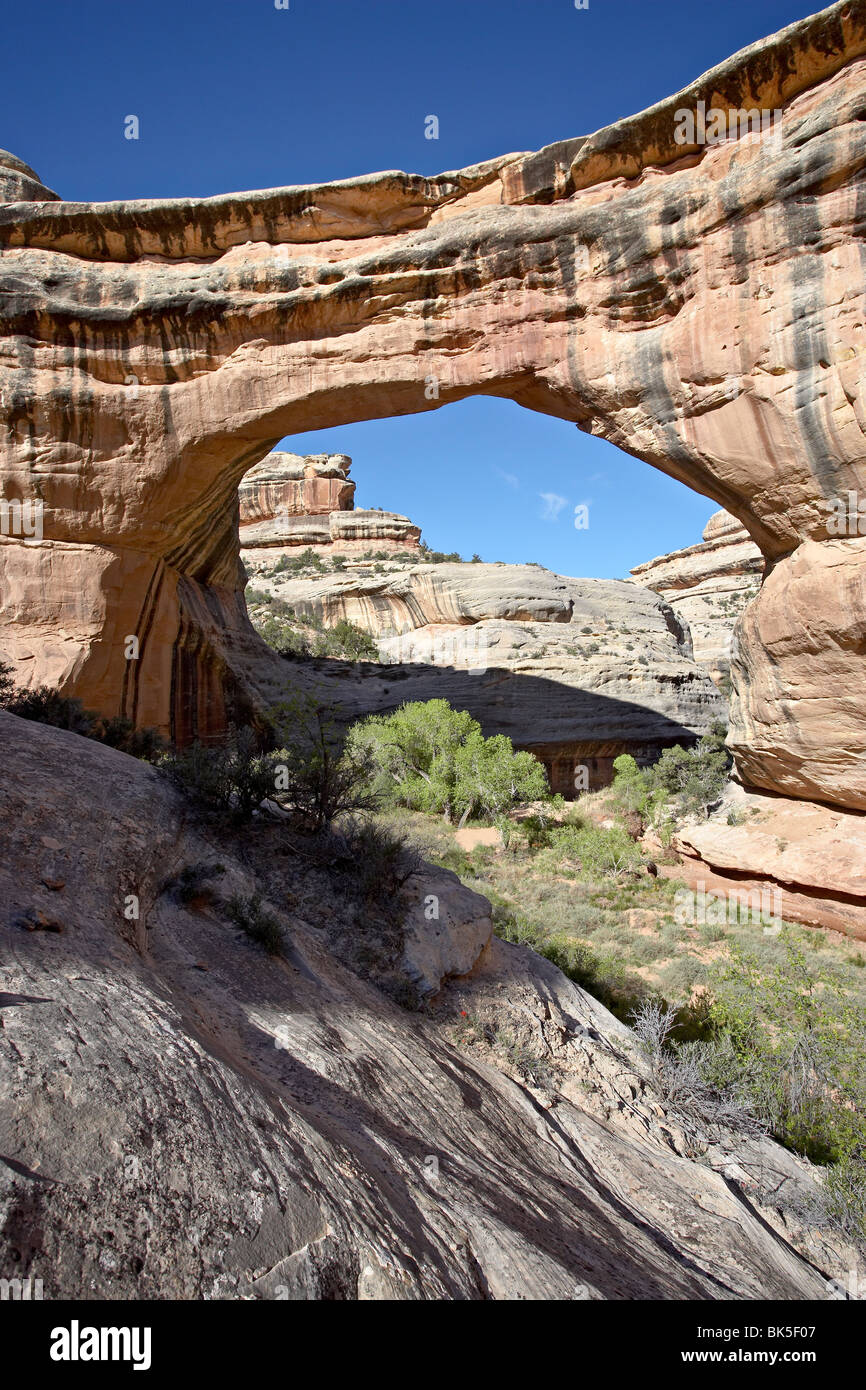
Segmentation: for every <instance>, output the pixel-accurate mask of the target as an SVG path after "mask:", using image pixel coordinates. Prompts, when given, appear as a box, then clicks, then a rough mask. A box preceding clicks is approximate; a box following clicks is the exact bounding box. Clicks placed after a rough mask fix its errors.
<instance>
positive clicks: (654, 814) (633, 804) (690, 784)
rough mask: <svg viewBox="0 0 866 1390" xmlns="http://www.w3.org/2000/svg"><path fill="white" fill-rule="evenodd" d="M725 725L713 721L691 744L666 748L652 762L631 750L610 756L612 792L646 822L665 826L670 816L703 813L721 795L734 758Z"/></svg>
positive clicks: (707, 812)
mask: <svg viewBox="0 0 866 1390" xmlns="http://www.w3.org/2000/svg"><path fill="white" fill-rule="evenodd" d="M725 732H726V731H725V727H724V725H723V724H718V723H717V724H714V725H713V726H712V728H711V730H710V732H709V733H707V734H704V736H703V738H701V739H699V741H698V743H697V744H696V746H695V747H694V748H683V747H682V745H680V744H676V745H675V746H674V747H673V748H666V749H665V750H664V752H663V753H662V755H661V757H660V758H659V760H658V762H657V763H655V765H654V766H653V767H651V768H639V767H638V765H637V763H636V762H635V760H634V758H633V757H632V756H631V754H629V753H623V754H621V755H620V756H619V757H618V758H616V759H615V760H614V764H613V768H614V780H613V791H614V797H615V799H616V800H617V802H618V803H619V805H620V807H621V808H622V809H623V810H625V811H630V812H636V813H637V814H638V815H639V816H640V817H641V819H642V821H643V823H644V825H653V826H656V827H657V828H659V829H663V828H665V826H666V824H668V823H669V822H670V820H671V819H672V818H677V817H679V818H682V817H683V816H688V815H700V816H703V817H706V816H708V815H709V812H710V809H711V807H712V806H714V805H715V804H716V803H717V802H718V801H719V799H720V797H721V795H722V792H723V790H724V786H725V782H726V781H727V777H728V771H729V769H730V767H731V763H732V761H733V760H732V758H731V755H730V753H729V752H728V751H727V749H726V748H725Z"/></svg>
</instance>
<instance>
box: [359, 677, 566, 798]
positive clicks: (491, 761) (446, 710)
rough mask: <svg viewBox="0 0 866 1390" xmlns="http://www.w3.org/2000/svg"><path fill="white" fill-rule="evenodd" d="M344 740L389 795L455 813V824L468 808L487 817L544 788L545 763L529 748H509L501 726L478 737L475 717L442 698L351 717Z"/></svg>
mask: <svg viewBox="0 0 866 1390" xmlns="http://www.w3.org/2000/svg"><path fill="white" fill-rule="evenodd" d="M347 748H348V749H349V750H351V751H353V752H354V754H355V755H356V756H357V757H358V758H359V759H361V760H363V761H366V763H367V765H368V766H369V768H370V775H371V779H372V781H373V782H374V784H375V785H376V787H377V788H378V789H379V790H380V791H381V792H382V793H384V794H385V795H386V796H387V798H388V799H389V800H390V801H391V802H392V803H397V804H400V805H403V806H409V807H411V808H412V809H413V810H418V811H430V812H435V813H438V814H440V815H444V816H445V818H446V820H454V819H456V818H458V817H459V819H460V821H461V824H463V823H465V821H466V820H467V819H468V817H469V816H471V815H473V814H475V815H483V816H485V817H487V818H489V819H491V820H493V819H495V818H497V817H499V816H502V815H504V814H505V813H506V811H507V810H508V809H509V808H510V807H512V806H515V805H519V804H521V803H524V802H527V801H534V800H539V799H543V798H545V797H547V796H548V795H549V789H548V786H547V778H546V775H545V772H544V768H543V767H542V765H541V763H539V762H538V761H537V759H535V758H533V756H532V754H531V753H515V752H514V748H513V746H512V743H511V740H510V739H508V738H505V737H504V736H503V735H501V734H500V735H497V736H496V737H495V738H490V739H485V738H484V736H483V734H482V732H481V726H480V724H479V723H478V721H477V720H475V719H473V718H472V716H471V715H470V714H468V713H467V711H466V710H455V709H452V708H451V706H450V705H449V704H448V702H447V700H427V701H423V702H422V701H415V702H412V703H408V704H404V705H401V706H400V708H399V709H398V710H396V711H395V712H394V713H393V714H390V715H372V716H371V717H370V718H369V719H365V720H363V721H362V722H361V723H359V724H356V725H354V727H353V728H352V729H351V731H350V734H349V739H348V741H347Z"/></svg>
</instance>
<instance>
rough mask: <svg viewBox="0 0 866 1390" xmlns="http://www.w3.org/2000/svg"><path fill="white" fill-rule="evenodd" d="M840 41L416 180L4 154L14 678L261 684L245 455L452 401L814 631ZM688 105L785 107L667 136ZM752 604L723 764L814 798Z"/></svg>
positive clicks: (107, 705) (848, 287)
mask: <svg viewBox="0 0 866 1390" xmlns="http://www.w3.org/2000/svg"><path fill="white" fill-rule="evenodd" d="M864 53H866V5H864V3H863V0H842V2H841V3H839V4H837V5H834V6H832V7H831V8H830V9H828V10H825V11H824V12H823V13H821V14H819V15H816V16H812V17H811V18H809V19H807V20H804V21H802V22H801V23H798V24H795V25H792V26H791V27H790V28H788V29H786V30H784V31H782V33H780V34H778V35H776V36H775V37H773V38H771V39H768V40H765V41H763V42H760V43H757V44H754V45H752V46H751V47H750V48H748V49H745V50H743V52H742V53H740V54H737V55H736V56H735V57H734V58H732V59H730V60H729V61H728V62H726V63H724V64H722V65H720V67H718V68H716V69H714V70H713V71H712V72H710V73H708V74H706V75H705V76H704V77H702V78H700V79H699V80H698V81H697V82H695V83H694V84H693V85H692V86H691V87H689V88H688V89H687V90H686V91H684V92H681V93H678V94H676V95H675V96H673V97H671V98H669V99H667V100H665V101H663V102H661V103H659V104H658V105H656V106H655V107H653V108H651V109H650V110H648V111H646V112H643V113H640V114H639V115H637V116H634V117H632V118H629V119H628V120H624V121H621V122H619V123H617V124H616V125H614V126H611V127H608V128H606V129H604V130H602V131H599V132H597V133H596V134H594V135H590V136H588V137H585V138H584V137H580V138H576V139H573V140H565V141H563V142H561V143H560V144H557V145H553V146H550V147H548V148H547V149H545V150H542V151H540V152H539V153H536V154H512V155H508V156H505V157H503V158H500V159H493V160H490V161H488V162H486V163H484V164H479V165H476V166H473V167H472V168H470V169H465V170H461V171H458V172H454V173H447V174H443V175H441V176H439V177H438V178H429V179H428V178H421V177H417V176H411V175H405V174H400V173H383V174H374V175H369V176H367V177H365V178H361V179H355V180H344V181H342V182H338V183H334V184H328V185H319V186H310V187H304V188H289V189H277V190H270V191H266V192H261V193H253V194H238V195H234V196H227V197H217V198H211V199H203V200H202V199H199V200H195V199H188V200H184V199H169V200H161V201H143V202H135V201H132V202H123V203H109V204H102V205H99V204H70V203H66V202H63V201H46V200H45V195H44V193H42V192H40V191H39V190H34V188H32V187H29V186H28V184H27V180H28V179H30V174H28V173H26V172H22V171H21V170H20V169H18V170H16V169H13V170H12V175H13V184H12V185H9V186H10V187H12V192H13V196H14V197H17V198H20V197H21V196H22V194H24V195H25V196H27V197H30V198H36V199H37V200H36V201H24V202H22V201H18V202H7V203H6V204H5V205H3V206H2V207H0V247H2V262H0V268H2V276H3V283H4V290H5V294H4V300H3V311H2V312H3V319H2V335H3V355H2V358H0V361H2V364H3V365H2V367H0V392H2V396H0V401H2V404H0V421H2V431H0V441H2V442H0V449H2V455H0V469H2V478H3V485H4V489H5V495H6V497H7V498H10V497H11V498H22V499H29V500H33V501H41V502H42V503H43V505H44V539H43V540H42V541H39V542H36V541H25V540H23V539H22V538H20V537H9V536H7V537H5V538H3V539H2V544H0V559H2V571H0V601H2V610H3V612H2V623H3V626H2V629H0V647H4V648H6V649H7V650H8V651H9V652H10V654H11V656H12V658H13V659H14V661H15V664H16V667H17V670H18V674H19V676H24V678H26V679H29V680H30V681H33V682H35V681H38V680H46V679H51V680H59V681H60V682H61V684H62V685H63V686H64V688H65V689H67V690H69V691H73V692H74V693H76V694H77V695H79V696H80V697H81V698H82V699H83V700H84V701H85V703H86V704H88V705H91V706H93V707H96V708H98V709H100V710H102V711H104V712H105V713H110V714H115V713H118V712H125V713H128V714H131V715H132V716H133V717H135V718H136V719H137V720H138V721H139V722H142V723H151V724H156V725H157V726H159V727H161V728H164V729H168V730H170V731H172V732H174V733H175V734H177V735H178V736H189V735H190V734H191V733H204V734H207V733H210V732H219V730H220V728H221V727H223V726H224V723H225V719H226V718H227V710H228V707H229V705H230V704H231V703H232V702H233V701H237V700H238V699H240V698H241V697H242V696H243V695H247V696H248V697H251V698H254V697H255V696H256V692H257V689H258V687H259V686H260V685H261V684H262V683H263V682H264V683H266V674H265V675H262V674H261V673H262V671H263V665H266V663H267V661H268V658H267V655H266V654H265V653H263V652H262V650H261V647H260V646H258V648H256V644H255V640H254V638H253V637H252V636H251V634H250V631H249V626H248V624H247V622H246V618H245V616H244V613H243V605H242V603H241V602H240V601H239V599H238V589H239V575H238V559H237V536H236V527H235V521H236V511H235V502H234V498H235V492H236V489H237V486H238V483H239V482H240V480H241V478H242V477H243V475H244V474H245V473H246V472H247V471H248V470H249V468H250V467H251V466H252V465H253V464H255V463H257V462H258V461H259V460H261V459H262V458H263V457H264V456H265V454H266V453H267V452H268V451H269V450H270V449H272V448H273V447H274V445H275V444H276V443H277V442H278V441H279V440H280V439H281V438H283V437H284V436H286V435H290V434H292V433H293V432H296V431H301V430H311V429H317V428H321V427H324V426H327V425H335V424H340V423H345V422H348V421H351V420H359V419H366V418H371V417H375V416H381V415H391V414H403V413H411V412H415V411H421V410H425V409H429V408H431V406H433V405H441V404H446V403H448V402H449V401H453V400H459V399H460V398H462V397H464V396H467V395H470V394H472V393H475V392H484V393H487V394H499V395H503V396H507V397H510V398H511V399H513V400H515V401H517V402H519V403H520V404H522V405H525V406H527V407H529V408H532V409H536V410H541V411H546V412H548V413H551V414H554V415H557V416H560V417H562V418H565V419H569V420H573V421H575V423H576V424H577V425H578V426H579V427H580V428H582V429H587V430H591V431H593V432H594V433H596V434H599V435H602V436H603V437H605V438H606V439H608V440H611V441H612V442H613V443H615V444H617V445H619V446H620V447H621V448H623V449H625V450H627V451H628V452H630V453H632V454H635V455H636V456H638V457H639V458H642V459H645V460H646V461H647V462H649V463H651V464H653V465H654V466H656V467H658V468H661V469H662V470H663V471H665V472H667V473H669V474H671V475H672V476H674V477H676V478H679V479H681V480H682V481H684V482H687V483H689V484H690V485H691V486H693V487H695V488H697V489H698V490H700V491H702V492H704V493H706V494H707V495H708V496H710V497H712V498H713V499H714V500H715V501H716V502H718V503H719V505H722V506H725V507H727V508H728V510H730V511H731V512H732V513H733V514H734V515H736V516H737V517H738V518H739V519H740V520H741V521H742V522H743V524H744V525H745V526H746V527H747V529H748V531H749V534H750V535H751V536H752V538H753V540H754V541H755V542H756V543H757V544H758V545H759V546H760V547H761V549H762V551H763V553H764V554H765V555H766V556H768V557H769V558H770V559H771V560H772V561H774V562H775V561H779V562H780V564H781V565H783V566H794V567H795V568H796V571H797V575H798V579H797V583H798V584H800V585H802V589H803V592H804V593H807V592H808V593H810V595H811V602H810V605H809V607H810V614H811V618H810V621H811V625H812V637H811V639H810V640H811V642H812V644H813V645H814V646H815V647H816V648H817V649H818V650H820V651H821V652H824V651H831V650H832V649H833V648H834V636H833V634H832V633H831V632H830V630H829V629H826V630H825V629H824V627H823V623H824V619H823V616H822V604H821V599H822V597H823V593H824V586H825V585H826V584H827V583H830V582H833V581H831V580H830V579H829V571H830V570H834V571H835V573H834V580H835V579H838V578H839V577H840V571H839V570H838V567H834V566H833V565H832V564H831V562H830V561H829V560H824V559H823V558H822V556H823V550H824V548H825V546H826V544H827V541H828V538H829V537H830V536H831V534H832V533H831V531H830V529H829V527H828V517H829V513H830V507H829V505H828V503H829V502H830V501H831V500H832V498H833V497H835V496H836V495H845V494H846V492H847V491H848V490H857V489H858V488H859V489H860V491H861V493H862V492H866V463H864V404H863V362H864V354H863V322H864V276H863V261H862V243H861V239H860V237H861V232H862V227H861V223H862V189H863V181H864V167H866V122H864V121H863V118H862V117H863V90H864V70H866V62H864V56H863V55H864ZM699 100H702V101H704V102H706V103H707V104H708V105H709V106H710V107H712V108H715V109H721V110H722V111H724V112H726V113H727V112H730V111H733V110H737V109H746V108H749V107H758V108H763V109H767V110H770V111H775V110H778V111H779V112H780V113H781V114H780V115H779V117H778V119H774V122H773V127H772V129H771V130H770V131H767V132H765V133H764V134H761V135H760V136H745V135H744V136H742V137H740V138H729V139H727V140H725V141H723V142H722V143H719V144H714V145H705V146H697V145H690V144H681V143H678V141H677V132H678V130H679V131H680V133H681V126H680V124H679V122H678V120H677V112H678V111H682V110H683V109H686V110H688V109H692V110H693V109H694V108H695V107H696V104H697V102H698V101H699ZM6 167H7V168H8V167H9V166H8V165H7V166H6ZM19 175H20V178H21V179H22V180H23V181H24V182H23V183H21V185H20V187H19V186H18V183H16V182H15V180H16V179H18V178H19ZM431 378H434V379H435V380H436V382H437V386H438V395H436V396H435V397H433V396H431V395H430V393H429V390H428V387H429V382H430V380H431ZM806 542H808V543H809V548H804V543H806ZM830 543H831V545H832V541H831V542H830ZM798 548H800V549H802V551H803V553H802V555H801V556H800V558H799V559H798V558H797V556H796V554H794V552H796V551H797V550H798ZM789 556H790V557H791V558H787V557H789ZM810 567H811V570H810ZM837 597H838V598H839V599H840V601H841V598H842V595H838V596H837ZM772 601H773V600H772V599H767V600H766V601H765V602H766V604H771V603H772ZM762 602H763V600H762ZM831 606H837V605H836V602H835V598H834V604H833V605H831ZM769 623H770V620H769V616H768V615H765V616H764V617H763V618H762V616H761V614H758V615H757V616H756V617H755V618H754V619H753V621H752V623H751V625H750V626H749V628H748V636H746V635H744V637H743V640H742V641H741V643H740V649H739V657H738V659H737V660H735V662H734V680H735V683H737V684H739V685H740V687H741V689H740V690H739V697H738V700H737V701H736V702H735V711H736V720H737V721H738V722H737V724H736V727H735V741H736V744H737V748H738V754H739V756H740V758H741V762H742V766H743V768H744V770H745V771H746V772H747V775H748V776H749V778H750V779H751V781H752V782H754V783H757V784H759V785H762V786H769V787H776V786H779V785H780V784H784V786H785V787H786V789H787V790H790V791H791V792H792V793H793V794H796V795H813V794H814V790H815V788H816V786H823V785H824V783H825V782H826V781H827V778H826V776H825V772H826V769H825V767H824V760H823V759H822V757H821V755H820V753H818V754H817V755H816V753H815V748H814V740H813V738H812V735H811V732H810V728H809V725H810V721H811V718H812V713H811V709H810V707H809V700H808V699H804V698H802V696H801V689H800V655H799V652H798V651H797V649H796V642H795V641H793V640H792V641H791V642H787V643H785V642H781V641H780V642H779V643H777V650H776V662H777V664H776V665H775V666H774V668H773V671H772V673H770V672H768V670H767V659H766V657H765V655H764V653H763V649H762V647H761V646H760V645H755V643H760V641H761V640H762V638H763V636H764V634H765V629H766V628H767V626H768V624H769ZM770 626H772V624H770ZM130 634H133V635H136V636H137V637H138V638H139V643H140V655H139V658H138V660H137V661H136V662H135V663H130V662H128V661H127V659H126V656H125V652H126V650H127V642H126V638H127V637H128V635H130ZM256 651H257V652H258V655H256ZM846 661H847V664H846V679H845V681H843V682H841V683H839V684H836V685H834V684H833V683H832V682H831V681H830V680H829V678H825V675H824V674H823V673H822V672H821V671H820V669H815V671H814V676H813V679H814V682H815V683H816V684H819V685H820V687H821V698H822V700H823V701H824V702H825V709H826V712H827V715H828V719H829V723H830V725H831V727H834V726H835V725H836V724H838V725H839V727H842V726H844V725H845V724H846V721H847V715H846V706H847V702H848V701H849V698H850V696H849V693H848V692H849V691H850V689H851V681H850V680H849V679H847V675H848V674H850V667H851V666H853V665H858V663H859V669H862V659H861V653H860V652H858V651H854V650H851V651H849V652H848V653H847V654H846ZM858 679H859V677H858V676H857V675H856V674H855V675H854V676H853V680H854V683H855V684H856V682H857V680H858ZM752 683H755V684H757V686H758V687H759V693H755V694H754V695H753V693H752V690H751V686H752ZM203 692H207V697H206V698H203ZM764 727H767V728H772V729H773V730H774V733H773V735H772V739H770V738H769V736H768V737H766V738H765V737H763V736H759V737H758V738H757V740H756V741H754V742H752V741H751V740H752V737H753V732H754V731H755V730H757V729H759V728H764ZM864 728H866V725H864V724H862V723H861V725H860V726H859V727H858V729H857V730H856V731H855V737H854V739H853V741H852V742H851V743H850V744H848V745H847V746H846V747H845V748H843V747H842V741H841V740H839V741H838V757H837V756H836V754H834V763H835V775H834V779H833V780H834V793H835V796H836V798H837V799H838V800H839V801H840V802H842V803H843V804H851V805H855V804H857V805H859V804H863V803H864V800H866V783H864V762H863V752H864V733H863V729H864ZM832 737H833V739H834V747H835V746H836V736H835V734H833V735H832ZM744 750H745V751H744Z"/></svg>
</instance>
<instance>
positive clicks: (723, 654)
mask: <svg viewBox="0 0 866 1390" xmlns="http://www.w3.org/2000/svg"><path fill="white" fill-rule="evenodd" d="M763 571H764V557H763V556H762V554H761V552H760V550H759V549H758V547H757V546H756V545H755V542H754V541H753V540H752V538H751V536H750V535H749V533H748V531H747V530H746V528H745V526H742V525H741V524H740V522H739V521H738V520H737V518H736V517H735V516H731V514H730V512H726V511H724V510H722V511H718V512H714V513H713V515H712V516H711V517H710V519H709V521H708V522H707V524H706V526H705V527H704V531H703V543H702V544H701V545H690V546H686V547H685V548H684V549H682V550H674V551H671V553H670V554H669V555H660V556H658V558H657V559H655V560H648V561H647V562H646V563H645V564H643V565H635V567H634V568H633V569H632V571H631V573H632V575H633V576H634V579H635V581H636V583H638V584H641V585H644V586H645V587H646V588H647V589H654V590H655V592H656V593H657V594H661V596H662V598H664V599H665V600H666V601H667V602H668V603H669V604H670V605H671V607H672V608H673V609H674V610H675V612H676V613H677V614H678V615H679V616H680V617H681V618H682V619H684V621H685V622H686V623H687V624H688V627H689V631H690V632H691V635H692V646H693V648H694V654H695V661H697V662H699V663H700V665H701V666H705V667H706V669H707V671H708V672H709V674H710V676H711V677H712V679H713V680H714V681H715V682H716V684H717V685H719V686H721V687H722V688H723V689H727V688H728V687H729V685H730V672H731V646H732V643H733V637H734V625H735V623H736V620H737V618H739V616H740V614H741V613H742V612H743V610H744V609H745V607H746V605H747V604H748V603H749V602H751V600H752V599H753V598H755V596H756V595H757V592H758V589H759V588H760V585H761V575H762V574H763Z"/></svg>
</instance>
